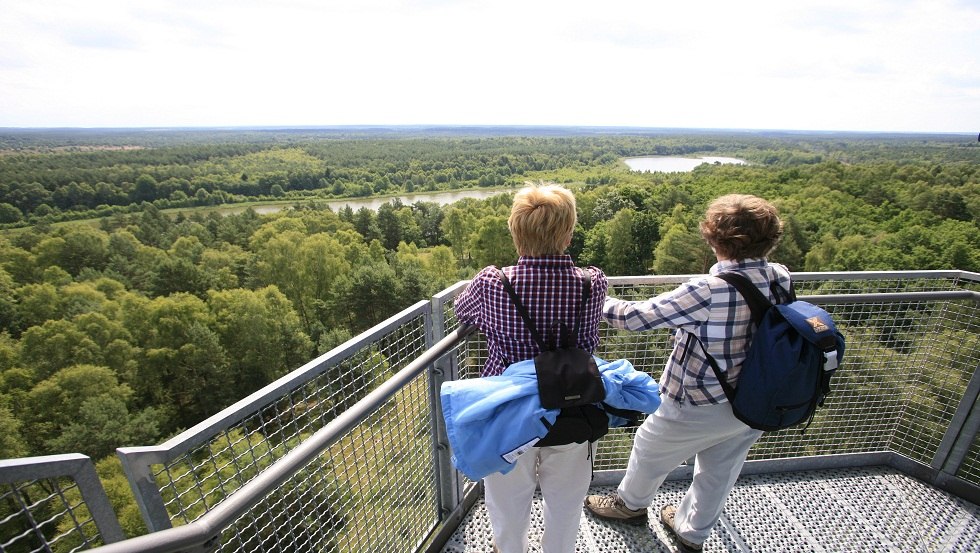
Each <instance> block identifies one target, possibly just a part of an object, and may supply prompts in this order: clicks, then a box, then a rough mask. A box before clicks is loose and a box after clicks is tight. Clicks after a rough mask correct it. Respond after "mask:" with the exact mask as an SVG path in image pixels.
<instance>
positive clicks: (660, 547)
mask: <svg viewBox="0 0 980 553" xmlns="http://www.w3.org/2000/svg"><path fill="white" fill-rule="evenodd" d="M689 483H690V478H687V479H679V480H669V481H667V482H665V483H664V485H663V486H662V487H661V489H660V492H659V493H658V495H657V500H656V501H655V504H654V507H652V508H650V509H649V516H650V520H649V522H648V523H647V525H646V526H633V525H630V524H624V523H617V522H608V521H604V520H601V519H598V518H596V517H594V516H592V515H591V514H588V513H585V512H583V515H582V521H581V524H580V527H579V535H578V540H577V543H576V546H575V551H576V552H577V553H639V552H643V553H669V552H673V551H677V549H676V546H675V545H674V541H673V540H672V539H671V537H670V534H669V533H668V532H667V531H666V530H665V529H664V527H663V525H662V524H661V523H660V520H659V512H660V507H661V506H662V505H665V504H668V503H671V504H675V505H676V504H677V503H678V502H679V501H680V499H681V497H682V496H683V495H684V492H685V491H686V490H687V486H688V484H689ZM615 490H616V486H615V485H609V486H593V487H592V490H591V493H595V494H605V493H609V492H613V491H615ZM542 530H543V521H542V516H541V500H540V495H538V496H536V497H535V503H534V507H533V508H532V512H531V531H530V536H529V542H530V543H529V546H528V551H529V552H530V553H538V552H540V551H541V547H540V543H539V540H540V539H541V532H542ZM492 538H493V536H492V534H491V529H490V520H489V518H488V517H487V513H486V508H485V507H484V505H483V501H482V500H480V501H478V502H477V503H476V504H475V505H474V506H473V508H472V509H470V511H469V512H468V513H467V515H466V517H465V518H464V519H463V521H462V523H461V524H460V526H459V528H458V529H457V531H456V532H455V533H454V534H453V535H452V537H451V538H450V539H449V541H448V542H447V543H446V545H445V546H444V547H443V549H442V552H443V553H474V552H485V553H492V551H493V545H492ZM704 551H705V552H706V553H708V552H733V551H739V552H754V553H772V552H787V553H788V552H806V551H812V552H827V553H836V552H845V551H850V552H855V553H858V552H861V553H866V552H871V551H874V552H890V553H909V552H933V551H943V552H949V553H976V552H977V551H980V509H978V507H977V505H975V504H973V503H970V502H969V501H966V500H964V499H961V498H958V497H956V496H954V495H952V494H950V493H947V492H944V491H942V490H939V489H937V488H935V487H933V486H931V485H929V484H926V483H925V482H923V481H921V480H918V479H916V478H914V477H912V476H909V475H907V474H905V473H903V472H901V471H900V470H898V469H895V468H892V467H888V466H867V467H855V468H842V469H821V470H811V471H799V472H783V473H766V474H751V475H745V474H743V475H742V476H741V477H740V478H739V481H738V483H737V484H736V486H735V489H734V490H733V491H732V494H731V496H730V497H729V500H728V503H727V504H726V505H725V510H724V512H723V514H722V517H721V520H720V521H719V522H718V524H717V525H716V527H715V529H714V532H712V534H711V536H710V537H709V538H708V541H707V542H705V544H704Z"/></svg>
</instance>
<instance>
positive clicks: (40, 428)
mask: <svg viewBox="0 0 980 553" xmlns="http://www.w3.org/2000/svg"><path fill="white" fill-rule="evenodd" d="M132 397H133V391H132V389H130V388H129V386H127V385H125V384H120V383H119V381H118V380H117V378H116V375H115V374H114V373H113V372H112V371H111V370H110V369H108V368H106V367H98V366H94V365H73V366H71V367H67V368H64V369H62V370H60V371H58V372H57V373H55V374H53V375H52V376H51V377H50V378H48V379H46V380H43V381H42V382H40V383H38V384H37V386H35V387H34V388H33V389H32V390H31V392H30V394H29V398H30V402H31V405H32V409H31V411H29V412H28V414H27V423H28V424H29V425H30V428H31V432H30V434H29V435H28V436H26V438H27V440H28V442H29V443H30V445H31V447H32V451H37V452H41V453H46V454H52V453H64V452H66V451H72V450H74V451H78V452H80V453H84V454H86V455H89V456H90V457H93V458H96V459H98V458H101V457H104V456H106V455H108V454H110V453H111V452H112V451H113V449H115V448H116V447H120V446H123V445H131V444H133V443H147V442H148V441H153V440H155V439H156V438H158V437H159V432H158V431H157V429H156V423H155V420H156V417H157V413H156V412H155V410H153V409H150V410H144V411H142V412H139V413H133V412H131V411H130V409H129V408H128V405H129V403H130V401H131V400H132ZM86 427H88V428H86Z"/></svg>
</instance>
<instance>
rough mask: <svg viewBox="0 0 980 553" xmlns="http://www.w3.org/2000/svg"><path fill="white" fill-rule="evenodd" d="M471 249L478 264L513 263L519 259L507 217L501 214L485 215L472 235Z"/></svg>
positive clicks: (503, 264) (498, 264)
mask: <svg viewBox="0 0 980 553" xmlns="http://www.w3.org/2000/svg"><path fill="white" fill-rule="evenodd" d="M469 246H470V251H471V252H472V254H473V261H475V262H476V264H477V265H478V266H487V265H497V266H498V267H503V266H505V265H512V264H513V263H514V262H515V261H516V260H517V252H516V251H515V250H514V240H513V238H512V237H511V235H510V230H508V228H507V218H506V217H502V216H499V215H493V216H490V217H485V218H483V219H481V220H480V222H479V223H478V224H477V227H476V230H475V231H474V232H473V234H471V235H470V239H469Z"/></svg>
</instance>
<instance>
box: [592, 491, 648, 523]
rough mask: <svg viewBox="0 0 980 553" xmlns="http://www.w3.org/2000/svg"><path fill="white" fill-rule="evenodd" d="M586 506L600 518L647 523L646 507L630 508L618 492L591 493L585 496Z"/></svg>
mask: <svg viewBox="0 0 980 553" xmlns="http://www.w3.org/2000/svg"><path fill="white" fill-rule="evenodd" d="M585 508H586V509H588V510H590V511H592V513H593V514H594V515H596V516H597V517H599V518H605V519H609V520H621V521H623V522H627V523H629V524H646V523H647V510H646V509H636V510H633V509H630V508H629V507H627V506H626V504H625V503H623V500H622V498H620V497H619V494H618V493H615V492H613V493H611V494H609V495H590V496H587V497H586V498H585Z"/></svg>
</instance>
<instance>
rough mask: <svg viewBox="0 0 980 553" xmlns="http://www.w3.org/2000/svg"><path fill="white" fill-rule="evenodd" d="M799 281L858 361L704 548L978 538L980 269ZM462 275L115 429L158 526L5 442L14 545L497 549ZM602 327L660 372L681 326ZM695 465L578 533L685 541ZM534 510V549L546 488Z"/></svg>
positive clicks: (84, 467)
mask: <svg viewBox="0 0 980 553" xmlns="http://www.w3.org/2000/svg"><path fill="white" fill-rule="evenodd" d="M688 278H689V275H677V276H647V277H612V278H610V292H609V293H610V295H614V296H617V297H621V298H627V299H643V298H648V297H651V296H653V295H656V294H658V293H660V292H663V291H666V290H670V289H672V288H673V287H675V286H676V285H677V284H678V283H680V282H683V281H685V280H687V279H688ZM794 280H795V282H796V288H797V294H798V295H799V296H801V297H802V298H803V299H807V300H809V301H811V302H813V303H816V304H818V305H821V306H823V307H824V308H825V309H827V310H828V311H830V312H831V314H832V315H833V316H834V319H835V321H836V322H837V324H838V327H839V328H840V329H841V331H842V332H843V333H844V334H845V336H846V338H847V351H846V354H845V358H844V363H843V365H842V366H841V369H840V370H839V371H838V372H837V375H836V376H835V378H834V382H833V392H832V395H831V396H830V397H829V398H828V401H827V404H826V406H825V407H824V408H823V409H821V410H820V411H818V414H817V416H816V417H815V419H814V420H813V422H812V424H811V425H810V427H809V428H808V429H807V431H806V433H800V432H799V430H794V429H789V430H783V431H780V432H770V433H766V434H765V435H764V436H763V437H762V439H760V440H759V442H758V443H757V444H756V445H755V446H754V447H753V448H752V450H751V451H750V452H749V457H748V461H747V463H746V464H745V467H744V469H743V471H742V474H741V477H740V479H739V481H738V483H737V484H736V487H735V489H734V491H733V492H732V495H731V496H730V498H729V500H728V502H727V503H726V507H725V511H724V513H723V516H722V519H721V521H720V522H719V524H718V525H717V526H716V527H715V529H714V531H713V532H712V535H711V537H710V538H709V539H708V541H707V542H706V544H705V551H709V552H719V551H725V552H732V551H740V552H755V553H761V552H766V553H769V552H783V551H785V552H794V553H795V552H800V551H814V552H841V551H855V552H857V551H861V552H865V551H876V552H877V551H888V552H934V551H943V552H970V553H976V552H978V551H980V507H978V504H980V440H978V439H977V434H978V430H980V274H976V273H967V272H962V271H901V272H899V271H889V272H860V273H796V274H794ZM465 284H466V283H465V282H461V283H458V284H457V285H455V286H453V287H451V288H449V289H447V290H444V291H443V292H441V293H439V294H437V295H436V296H434V297H433V298H432V299H431V300H427V301H422V302H419V303H417V304H416V305H414V306H411V307H409V308H408V309H405V310H404V311H402V312H401V313H398V314H396V315H394V316H393V317H391V318H390V319H388V320H387V321H385V322H383V323H381V324H379V325H377V326H375V327H373V328H371V329H369V330H368V331H366V332H364V333H362V334H361V335H359V336H357V337H355V338H353V339H351V340H349V341H348V342H346V343H344V344H342V345H340V346H338V347H337V348H335V349H333V350H331V351H330V352H327V353H326V354H324V355H322V356H320V357H318V358H316V359H313V360H311V361H310V362H309V363H307V364H305V365H303V366H302V367H299V368H297V369H296V370H295V371H293V372H292V373H290V374H288V375H286V376H284V377H282V378H280V379H279V380H276V381H275V382H272V383H270V384H269V385H267V386H265V387H264V388H262V389H261V390H258V391H256V392H255V393H253V394H251V395H249V396H248V397H245V398H242V399H241V400H240V401H238V402H237V403H235V404H234V405H231V406H230V407H228V408H226V409H225V410H223V411H221V412H220V413H218V414H216V415H214V416H213V417H211V418H209V419H207V420H205V421H202V422H201V423H200V424H198V425H196V426H194V427H193V428H190V429H188V430H186V431H184V432H182V433H181V434H179V435H177V436H174V437H173V438H171V439H169V440H167V441H166V442H164V443H162V444H158V445H151V446H139V447H124V448H120V449H119V450H118V456H119V459H120V460H121V462H122V466H123V469H124V471H125V473H126V476H127V478H128V480H129V483H130V487H131V490H132V494H133V496H134V497H135V501H136V504H137V505H138V507H139V510H140V514H141V515H142V518H143V521H144V523H145V525H146V527H147V529H148V533H146V534H144V535H140V536H135V537H131V536H126V535H124V533H123V531H122V529H121V525H120V524H119V522H118V519H117V517H116V509H118V506H113V505H110V504H109V500H108V496H107V494H106V492H105V489H104V488H103V485H102V482H101V481H100V480H99V477H98V475H97V474H96V472H95V468H94V465H93V463H92V461H91V460H90V459H88V458H87V457H85V456H84V455H78V454H66V455H57V456H50V457H36V458H27V459H10V460H4V461H0V553H22V552H31V553H33V552H41V551H52V552H59V553H60V552H69V551H71V552H74V551H82V550H89V549H91V550H95V551H98V552H100V553H137V552H140V553H149V552H160V553H175V552H183V553H198V552H202V553H203V552H215V551H222V552H232V551H234V552H241V553H253V552H255V553H258V552H270V553H271V552H277V553H279V552H281V553H286V552H289V553H306V552H310V553H313V552H328V551H329V552H338V553H339V552H350V553H363V552H421V551H426V552H434V553H435V552H444V553H461V552H481V551H486V552H489V551H492V536H491V533H490V526H489V522H488V520H487V516H486V511H485V509H484V508H483V504H482V496H481V487H480V484H479V483H478V482H472V481H468V480H467V479H466V478H465V477H464V476H463V475H461V474H460V473H458V472H457V471H456V470H455V469H454V468H453V466H452V463H451V460H450V456H451V451H450V450H449V446H448V440H447V439H446V437H445V428H444V427H443V423H442V417H441V414H440V410H439V401H438V391H439V387H440V385H441V384H442V382H445V381H447V380H454V379H462V378H473V377H475V376H476V375H478V373H479V367H480V366H481V365H482V364H483V361H484V360H485V359H486V348H485V343H484V341H483V339H482V337H481V336H480V335H479V334H478V333H475V332H474V331H473V329H471V328H461V327H460V326H459V324H458V322H457V321H456V320H455V319H454V317H453V315H452V300H453V298H454V297H455V295H456V294H458V293H459V292H460V291H461V290H462V288H463V287H464V286H465ZM601 332H602V341H601V345H600V348H599V350H598V351H597V354H598V355H600V356H601V357H603V358H605V359H620V358H625V359H629V360H630V361H632V363H633V365H634V366H635V367H637V368H638V369H639V370H645V371H648V372H650V373H651V374H653V375H655V376H659V374H660V371H661V370H662V367H663V366H664V364H665V362H666V357H667V355H668V354H669V352H670V339H671V338H670V333H669V332H668V331H651V332H643V333H633V332H623V331H616V330H614V329H611V328H609V327H603V328H601ZM631 443H632V440H631V434H630V432H629V431H628V430H623V429H615V430H612V431H611V432H610V433H609V434H608V435H607V436H605V437H604V438H603V439H602V440H600V441H599V443H598V450H597V453H596V456H595V464H594V468H595V479H594V481H593V487H592V492H593V493H606V492H609V491H612V490H613V489H614V488H615V485H616V484H617V483H618V482H619V480H620V479H621V477H622V473H623V470H624V469H625V466H626V460H627V459H628V457H629V451H630V446H631ZM690 474H691V467H690V466H689V465H681V466H680V467H678V468H677V469H676V470H675V471H674V472H673V473H672V474H671V477H670V478H669V479H668V481H667V482H666V483H665V484H664V486H663V487H662V488H661V491H660V494H659V496H658V498H657V500H656V502H655V504H654V505H653V507H652V508H651V509H650V515H651V518H650V522H649V523H648V525H647V526H646V527H634V526H629V525H626V524H622V523H609V522H605V521H600V520H598V519H596V518H594V517H592V516H591V515H589V514H585V513H583V517H582V521H581V526H580V533H579V537H578V543H577V547H576V549H577V551H579V552H583V553H584V552H603V553H641V552H663V551H675V550H676V548H675V546H674V544H673V542H672V541H671V539H670V538H669V536H668V534H667V533H665V531H664V529H663V528H662V527H661V525H660V523H659V507H660V506H661V505H662V504H666V503H673V502H676V501H677V500H679V498H680V496H681V495H682V493H683V492H684V490H685V489H686V487H687V485H688V482H689V479H690ZM115 495H116V496H118V490H115ZM533 517H534V518H533V520H532V531H531V540H530V551H532V552H537V551H540V545H539V542H538V540H539V537H540V532H541V530H542V528H541V526H542V525H541V514H540V508H539V506H538V504H537V503H536V507H535V511H534V514H533Z"/></svg>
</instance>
